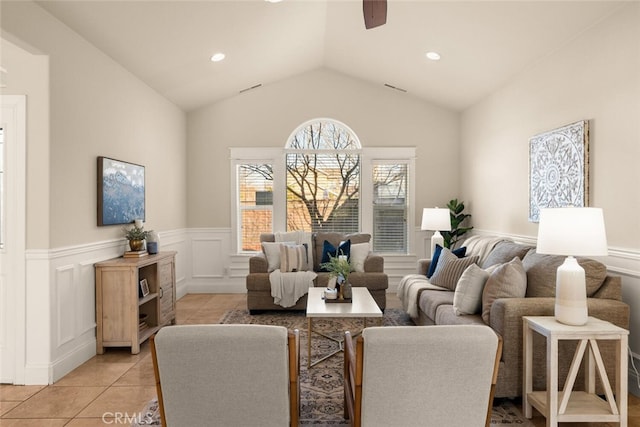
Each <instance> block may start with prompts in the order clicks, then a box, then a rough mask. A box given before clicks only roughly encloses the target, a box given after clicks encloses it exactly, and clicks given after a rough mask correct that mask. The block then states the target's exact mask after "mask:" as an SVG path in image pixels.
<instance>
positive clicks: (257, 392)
mask: <svg viewBox="0 0 640 427" xmlns="http://www.w3.org/2000/svg"><path fill="white" fill-rule="evenodd" d="M151 352H152V357H153V366H154V371H155V377H156V389H157V392H158V402H159V406H160V414H161V418H162V425H163V426H165V427H182V426H191V427H197V426H203V427H204V426H211V425H214V424H215V425H219V426H261V427H262V426H297V425H298V422H299V416H298V414H299V413H298V411H299V406H300V405H299V403H300V384H299V376H298V373H299V369H300V363H299V360H300V359H299V354H300V351H299V335H298V331H297V330H296V331H294V332H288V331H287V328H285V327H282V326H264V325H181V326H169V327H165V328H162V329H161V330H160V331H159V332H158V333H157V334H156V335H155V336H154V337H152V339H151Z"/></svg>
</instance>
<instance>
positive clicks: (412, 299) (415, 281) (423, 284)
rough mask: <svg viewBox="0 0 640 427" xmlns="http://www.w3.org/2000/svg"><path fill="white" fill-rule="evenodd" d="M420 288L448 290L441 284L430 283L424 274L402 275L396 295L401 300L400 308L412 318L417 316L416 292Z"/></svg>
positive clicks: (417, 292)
mask: <svg viewBox="0 0 640 427" xmlns="http://www.w3.org/2000/svg"><path fill="white" fill-rule="evenodd" d="M422 289H432V290H434V291H448V290H449V289H447V288H443V287H441V286H436V285H432V284H431V283H429V279H427V276H425V275H424V274H409V275H408V276H404V277H403V278H402V280H400V284H398V290H397V295H398V298H400V302H402V308H403V310H404V311H406V312H407V314H408V315H409V317H411V318H412V319H417V318H418V294H419V293H420V291H421V290H422Z"/></svg>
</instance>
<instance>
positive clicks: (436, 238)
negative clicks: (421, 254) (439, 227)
mask: <svg viewBox="0 0 640 427" xmlns="http://www.w3.org/2000/svg"><path fill="white" fill-rule="evenodd" d="M436 244H438V245H440V246H442V247H443V248H444V237H442V234H440V232H439V231H434V232H433V235H432V236H431V258H433V254H434V253H435V252H436Z"/></svg>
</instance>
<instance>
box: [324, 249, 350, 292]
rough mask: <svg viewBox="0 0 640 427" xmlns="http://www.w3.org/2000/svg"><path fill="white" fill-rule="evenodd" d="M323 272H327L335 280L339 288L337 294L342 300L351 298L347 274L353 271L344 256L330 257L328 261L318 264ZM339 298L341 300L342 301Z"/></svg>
mask: <svg viewBox="0 0 640 427" xmlns="http://www.w3.org/2000/svg"><path fill="white" fill-rule="evenodd" d="M320 267H322V269H323V270H324V271H327V272H329V276H330V277H335V278H336V285H337V286H339V287H340V288H339V291H338V292H339V293H340V295H341V296H342V298H351V285H350V284H349V273H351V272H352V271H353V267H352V266H351V263H350V262H349V261H348V259H347V256H346V255H339V256H336V257H334V256H331V255H329V261H328V262H324V263H322V264H320ZM342 298H341V299H342Z"/></svg>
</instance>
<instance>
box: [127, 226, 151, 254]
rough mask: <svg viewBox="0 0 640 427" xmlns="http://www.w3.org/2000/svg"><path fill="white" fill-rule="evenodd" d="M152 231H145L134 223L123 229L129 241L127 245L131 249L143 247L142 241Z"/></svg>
mask: <svg viewBox="0 0 640 427" xmlns="http://www.w3.org/2000/svg"><path fill="white" fill-rule="evenodd" d="M151 232H152V230H150V231H146V230H145V229H144V228H143V227H138V226H136V225H134V226H133V228H129V229H126V228H125V229H124V237H125V238H126V239H127V240H128V241H129V247H130V248H131V250H132V251H141V250H143V249H144V241H145V239H146V238H147V237H149V234H150V233H151Z"/></svg>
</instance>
